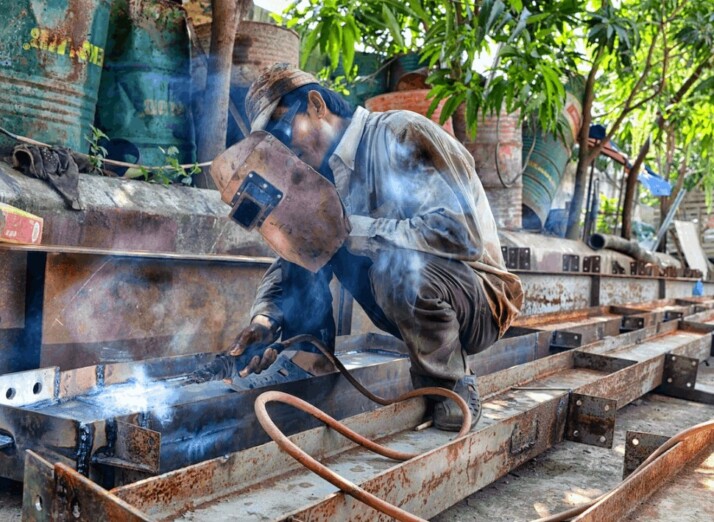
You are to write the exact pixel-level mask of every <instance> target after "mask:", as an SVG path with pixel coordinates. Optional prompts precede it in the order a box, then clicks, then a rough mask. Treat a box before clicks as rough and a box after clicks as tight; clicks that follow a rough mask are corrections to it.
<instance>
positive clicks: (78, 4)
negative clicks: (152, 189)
mask: <svg viewBox="0 0 714 522" xmlns="http://www.w3.org/2000/svg"><path fill="white" fill-rule="evenodd" d="M110 4H111V2H110V0H69V1H67V0H32V1H30V0H0V10H1V11H2V16H3V21H2V23H1V24H0V125H2V126H3V127H5V128H7V129H8V130H10V131H11V132H14V133H15V134H20V135H23V136H28V137H30V138H34V139H36V140H39V141H43V142H46V143H50V144H53V145H62V146H65V147H70V148H72V149H74V150H78V151H82V152H87V150H88V149H89V143H88V141H87V139H86V138H87V136H89V135H91V129H90V126H91V124H92V122H93V121H94V110H95V107H96V103H97V90H98V88H99V81H100V76H101V71H102V63H103V61H104V56H105V52H104V46H105V42H106V37H107V27H108V23H109V6H110ZM9 145H11V142H10V141H9V140H7V139H4V138H0V147H3V148H7V147H8V146H9Z"/></svg>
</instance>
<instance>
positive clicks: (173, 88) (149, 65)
mask: <svg viewBox="0 0 714 522" xmlns="http://www.w3.org/2000/svg"><path fill="white" fill-rule="evenodd" d="M190 108H191V47H190V40H189V35H188V30H187V25H186V12H185V11H184V9H183V8H182V7H181V6H179V5H177V4H175V3H172V2H169V1H168V0H132V1H128V0H114V2H113V4H112V10H111V29H110V32H109V36H108V38H107V52H106V59H105V61H104V71H103V74H102V81H101V85H100V88H99V100H98V102H97V118H96V125H97V127H98V128H100V129H101V130H102V131H104V133H105V134H107V136H109V138H110V140H114V141H117V142H121V143H125V144H126V143H127V142H128V143H130V144H133V145H134V146H135V149H134V150H138V151H139V156H140V159H139V162H140V163H141V164H144V165H151V166H160V165H164V164H165V163H166V154H165V153H164V152H162V151H161V150H160V148H162V149H164V150H165V151H166V150H168V149H169V147H172V146H173V147H176V148H177V149H178V151H179V154H178V160H179V161H180V162H181V163H192V162H194V161H195V159H196V145H195V135H194V126H193V119H192V116H191V110H190ZM108 148H110V150H112V148H111V147H108ZM132 155H133V154H132ZM115 159H129V160H135V159H136V158H135V157H132V158H120V157H117V158H115Z"/></svg>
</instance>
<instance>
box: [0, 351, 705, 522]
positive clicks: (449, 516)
mask: <svg viewBox="0 0 714 522" xmlns="http://www.w3.org/2000/svg"><path fill="white" fill-rule="evenodd" d="M709 362H710V365H711V366H710V367H708V368H707V367H705V366H702V367H701V369H700V375H699V377H698V380H699V381H700V382H707V383H714V358H710V359H709ZM712 418H714V406H711V405H704V404H698V403H693V402H687V401H683V400H679V399H673V398H669V397H664V396H661V395H647V396H645V397H644V398H642V399H640V400H637V401H635V402H634V403H632V404H630V405H628V406H626V407H625V408H623V409H622V410H620V411H619V412H618V417H617V423H616V435H615V444H614V446H613V448H612V449H603V448H596V447H592V446H586V445H583V444H577V443H574V442H568V441H565V442H563V443H561V444H559V445H558V447H557V448H554V449H551V450H550V451H547V452H545V453H543V454H542V455H540V456H539V457H537V458H535V459H533V460H531V461H530V462H527V463H526V464H524V465H523V466H521V467H520V468H518V469H517V470H515V471H513V472H512V473H509V474H508V475H507V476H505V477H503V478H502V479H501V480H499V481H497V482H495V483H493V484H492V485H490V486H489V487H487V488H485V489H483V490H481V491H479V492H477V493H475V494H473V495H471V496H470V497H468V498H467V499H465V500H463V501H462V502H459V503H458V504H456V505H455V506H453V507H452V508H450V509H449V510H447V511H445V512H444V513H442V514H441V515H439V516H437V517H435V518H434V519H433V522H462V521H463V522H466V521H476V520H484V521H494V522H495V521H504V522H505V521H522V520H532V519H535V518H539V517H542V516H547V515H549V514H552V513H556V512H559V511H562V510H564V509H568V508H570V507H573V506H575V505H578V504H580V503H583V502H586V501H588V500H590V499H593V498H595V497H597V496H599V495H601V494H602V493H604V492H606V491H608V490H610V489H612V488H613V487H614V486H616V485H617V483H618V482H619V481H620V480H621V477H622V461H623V455H624V441H625V432H626V431H627V430H638V431H649V432H652V433H659V434H665V435H674V434H675V433H676V432H678V431H680V430H682V429H684V428H686V427H689V426H692V425H694V424H697V423H699V422H703V421H706V420H710V419H712ZM694 504H696V505H691V504H690V506H691V507H690V508H688V510H687V512H686V513H683V512H682V510H681V508H680V509H672V510H671V511H670V519H671V520H672V521H675V520H676V521H680V520H686V521H690V522H694V521H699V520H710V518H707V517H705V516H704V515H703V513H709V514H711V513H712V512H714V495H711V494H710V495H701V494H700V495H699V497H697V501H696V502H695V503H694ZM681 505H682V504H681V503H680V504H679V506H680V507H681ZM685 505H686V504H685ZM21 508H22V490H21V487H20V485H19V484H17V483H14V482H9V481H5V480H3V479H0V521H2V522H16V521H19V520H20V511H21Z"/></svg>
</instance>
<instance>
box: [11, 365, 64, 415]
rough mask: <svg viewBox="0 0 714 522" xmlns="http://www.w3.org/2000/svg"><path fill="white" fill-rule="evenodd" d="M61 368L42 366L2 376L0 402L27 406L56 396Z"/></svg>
mask: <svg viewBox="0 0 714 522" xmlns="http://www.w3.org/2000/svg"><path fill="white" fill-rule="evenodd" d="M58 378H59V368H57V367H54V368H42V369H40V370H30V371H26V372H17V373H10V374H7V375H1V376H0V404H7V405H8V406H15V407H20V406H25V405H27V404H33V403H35V402H40V401H44V400H48V399H52V398H54V397H55V396H56V391H57V390H56V388H57V384H56V379H58Z"/></svg>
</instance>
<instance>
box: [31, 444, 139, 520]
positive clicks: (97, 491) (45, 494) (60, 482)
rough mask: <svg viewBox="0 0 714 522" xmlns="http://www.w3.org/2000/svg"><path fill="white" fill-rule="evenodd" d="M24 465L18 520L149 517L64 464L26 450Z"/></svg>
mask: <svg viewBox="0 0 714 522" xmlns="http://www.w3.org/2000/svg"><path fill="white" fill-rule="evenodd" d="M25 468H26V469H27V470H28V473H27V476H28V478H29V480H28V481H26V482H25V485H24V487H23V492H22V497H23V498H22V503H23V508H22V520H23V521H25V522H55V521H58V520H77V521H86V522H90V521H91V522H94V521H96V520H121V521H122V522H149V521H150V519H149V518H148V517H146V516H145V515H143V514H142V513H141V512H139V511H138V510H137V509H136V508H134V507H133V506H130V505H129V504H127V503H126V502H124V501H123V500H121V499H119V498H117V497H115V496H114V495H112V494H111V493H107V492H106V491H105V490H104V489H103V488H101V487H100V486H98V485H97V484H95V483H94V482H92V481H91V480H89V479H88V478H86V477H83V476H82V475H81V474H79V473H77V472H76V471H75V470H73V469H72V468H70V467H68V466H66V465H64V464H61V463H60V464H55V465H54V466H53V465H51V464H50V463H49V462H47V461H46V460H45V459H43V458H42V457H40V456H39V455H37V454H36V453H34V452H32V451H29V450H28V452H27V458H26V462H25Z"/></svg>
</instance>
